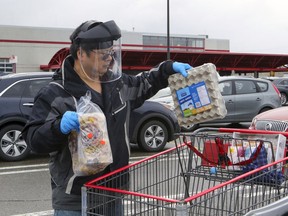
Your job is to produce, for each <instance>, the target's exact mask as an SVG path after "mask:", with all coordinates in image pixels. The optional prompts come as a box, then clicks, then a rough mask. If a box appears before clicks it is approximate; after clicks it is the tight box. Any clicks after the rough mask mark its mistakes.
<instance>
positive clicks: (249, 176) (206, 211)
mask: <svg viewBox="0 0 288 216" xmlns="http://www.w3.org/2000/svg"><path fill="white" fill-rule="evenodd" d="M235 131H238V132H239V131H240V132H245V133H246V132H247V133H248V132H249V133H254V134H261V133H263V131H251V130H241V129H232V131H231V130H230V129H223V128H218V129H215V128H213V129H211V128H205V130H204V131H203V129H202V130H200V131H197V132H195V133H190V134H189V133H186V134H179V136H178V138H177V139H176V140H175V145H176V146H175V147H174V148H171V149H168V150H166V151H163V152H161V153H158V154H155V155H153V156H150V157H148V158H146V159H143V160H141V161H138V162H136V163H133V164H131V165H128V166H126V167H123V168H121V169H119V170H117V171H114V172H112V173H109V174H108V175H105V176H103V177H100V178H98V179H95V180H93V181H91V182H88V183H87V184H85V186H84V187H83V188H82V215H109V216H110V215H117V216H118V215H145V216H146V215H147V216H148V215H155V216H161V215H163V216H164V215H165V216H179V215H185V216H186V215H195V216H196V215H197V216H198V215H207V216H208V215H209V216H210V215H219V216H220V215H221V216H222V215H245V214H246V213H248V212H250V211H252V210H253V209H258V208H261V207H263V206H267V205H268V204H270V203H273V202H276V201H277V200H280V199H282V198H284V197H286V196H287V195H288V182H287V181H286V179H287V178H286V173H287V171H286V170H287V167H286V164H287V161H288V157H284V158H283V159H281V160H278V161H274V159H275V154H274V152H273V151H272V159H273V161H272V162H271V163H269V164H267V165H263V164H261V166H259V167H257V168H255V169H253V170H251V171H247V170H246V171H245V172H244V171H243V169H241V167H242V168H243V167H247V166H248V165H250V164H252V163H253V162H255V161H256V160H257V159H258V158H259V156H260V155H261V151H260V150H261V149H263V148H264V147H265V148H266V149H267V148H270V147H271V149H273V143H271V142H270V141H267V140H261V139H255V140H250V139H241V138H233V136H232V132H235ZM214 132H215V133H214ZM278 133H279V132H277V133H276V132H269V134H278ZM265 134H267V133H266V132H265ZM282 134H283V135H285V136H286V135H287V134H288V133H282ZM217 141H219V142H218V144H219V143H220V144H221V145H217V144H216V143H217ZM235 143H238V146H239V145H240V144H239V143H243V145H244V143H245V146H246V147H247V146H248V147H249V145H252V143H253V147H254V150H255V149H257V148H259V149H260V150H259V152H260V153H259V152H258V155H257V156H256V157H254V159H253V160H250V161H249V160H244V161H246V162H245V163H242V162H243V161H239V162H238V163H235V164H233V163H232V162H231V159H230V157H231V156H229V151H228V148H229V146H230V145H232V144H235ZM247 143H248V144H247ZM255 143H258V144H257V145H256V148H255ZM260 145H261V147H259V146H260ZM215 146H216V147H215ZM219 146H220V149H219ZM221 146H222V148H221ZM269 146H270V147H269ZM250 147H251V146H250ZM256 151H257V150H255V151H254V152H256ZM215 152H217V154H215ZM210 153H213V154H210ZM225 154H226V155H225ZM250 158H253V156H250ZM229 161H230V162H229ZM229 163H230V164H229ZM239 167H240V168H239ZM127 182H129V184H127ZM119 203H120V204H121V205H119ZM115 206H116V207H115ZM117 206H118V207H117ZM119 206H120V207H119Z"/></svg>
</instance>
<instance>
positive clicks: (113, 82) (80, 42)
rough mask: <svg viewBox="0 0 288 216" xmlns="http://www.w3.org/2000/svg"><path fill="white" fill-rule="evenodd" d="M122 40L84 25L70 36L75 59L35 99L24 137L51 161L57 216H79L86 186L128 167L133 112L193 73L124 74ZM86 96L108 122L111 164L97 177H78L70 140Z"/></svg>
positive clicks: (109, 25) (113, 31)
mask: <svg viewBox="0 0 288 216" xmlns="http://www.w3.org/2000/svg"><path fill="white" fill-rule="evenodd" d="M120 37H121V32H120V29H119V28H118V26H117V25H116V24H115V22H114V21H108V22H104V23H103V22H98V21H87V22H85V23H82V24H81V25H80V26H79V27H78V28H77V29H76V30H75V31H74V32H73V33H72V35H71V36H70V39H71V47H70V53H71V56H68V57H67V58H66V59H65V60H64V62H63V65H62V68H61V69H60V70H59V71H57V72H56V73H55V75H54V76H53V81H52V82H51V83H50V84H49V85H48V86H47V87H45V88H43V89H42V90H40V92H39V93H38V95H37V96H36V97H35V103H34V107H33V112H32V115H31V118H30V120H29V122H28V123H27V125H26V127H25V129H24V131H23V136H24V137H25V139H26V141H27V143H29V144H30V146H31V148H32V150H34V151H35V152H39V153H49V154H50V156H51V159H50V167H49V169H50V174H51V186H52V206H53V209H54V210H55V211H54V212H55V213H54V215H81V187H82V186H83V184H84V183H85V182H87V181H89V180H91V179H94V178H96V177H99V176H101V175H103V174H105V173H108V172H110V171H113V170H116V169H118V168H120V167H123V166H125V165H127V164H128V162H129V155H130V150H129V138H128V137H129V136H128V134H127V133H128V131H129V130H128V129H129V121H128V119H129V115H130V111H131V110H132V109H135V108H137V107H139V106H141V105H142V104H143V103H144V101H145V100H146V99H148V98H150V97H151V96H153V95H154V94H155V93H157V91H158V90H160V89H162V88H164V87H167V85H168V81H167V79H168V77H169V75H171V74H174V73H181V74H183V75H184V76H187V73H186V70H188V69H190V68H191V66H190V65H188V64H184V63H179V62H172V61H165V62H162V63H160V64H159V65H158V66H157V67H155V68H152V69H151V70H150V71H149V72H143V73H142V74H141V76H128V75H126V74H122V70H121V43H120ZM87 91H91V94H92V99H91V101H92V102H93V103H95V104H97V105H98V106H99V107H100V108H101V110H102V111H103V113H104V115H105V117H106V123H107V130H108V136H109V140H110V145H111V150H112V155H113V163H112V164H110V165H108V166H107V167H106V168H105V169H104V170H103V171H101V172H99V173H97V174H94V175H90V176H76V175H75V174H74V172H73V169H72V161H71V160H72V159H71V153H70V151H69V147H68V140H69V135H70V134H71V132H74V131H76V132H79V120H78V114H77V113H76V106H77V101H79V99H80V97H81V96H84V95H85V94H86V92H87ZM124 183H125V182H123V184H124ZM126 183H127V182H126ZM121 205H122V203H121V201H120V202H118V201H117V200H116V201H115V202H114V204H113V207H112V208H111V207H109V208H108V209H104V210H103V209H102V210H99V212H98V213H99V214H104V215H121V212H122V210H121V209H122V208H121ZM122 213H123V212H122Z"/></svg>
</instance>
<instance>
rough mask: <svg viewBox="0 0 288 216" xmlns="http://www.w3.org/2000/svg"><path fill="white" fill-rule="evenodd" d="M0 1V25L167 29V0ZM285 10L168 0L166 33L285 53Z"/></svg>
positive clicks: (259, 0)
mask: <svg viewBox="0 0 288 216" xmlns="http://www.w3.org/2000/svg"><path fill="white" fill-rule="evenodd" d="M0 3H1V6H0V7H1V13H0V25H21V26H37V27H38V26H42V27H60V28H63V27H64V28H66V27H67V28H75V27H77V26H78V25H79V24H81V23H82V22H83V21H86V20H89V19H96V20H99V21H108V20H111V19H113V20H115V22H116V23H117V24H118V25H119V27H120V28H121V29H122V30H128V31H133V29H134V31H137V32H153V33H166V32H167V7H166V6H167V0H81V1H80V0H0ZM287 9H288V0H170V34H174V33H175V34H196V35H197V34H200V35H201V34H205V35H208V36H209V38H213V39H229V40H230V51H231V52H241V53H246V52H248V53H250V52H253V53H272V54H288V42H287V39H288V11H287ZM0 37H1V35H0Z"/></svg>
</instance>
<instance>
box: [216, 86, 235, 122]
mask: <svg viewBox="0 0 288 216" xmlns="http://www.w3.org/2000/svg"><path fill="white" fill-rule="evenodd" d="M219 89H220V93H221V94H222V96H223V98H224V100H225V106H226V109H227V115H226V116H225V118H224V119H217V122H222V121H223V122H226V121H227V120H231V119H233V118H234V116H235V114H234V113H235V95H234V94H233V82H232V81H231V80H225V81H221V82H219Z"/></svg>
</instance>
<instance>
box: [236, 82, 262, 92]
mask: <svg viewBox="0 0 288 216" xmlns="http://www.w3.org/2000/svg"><path fill="white" fill-rule="evenodd" d="M235 89H236V94H249V93H255V92H257V89H256V85H255V83H254V82H253V81H250V80H237V81H235Z"/></svg>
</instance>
